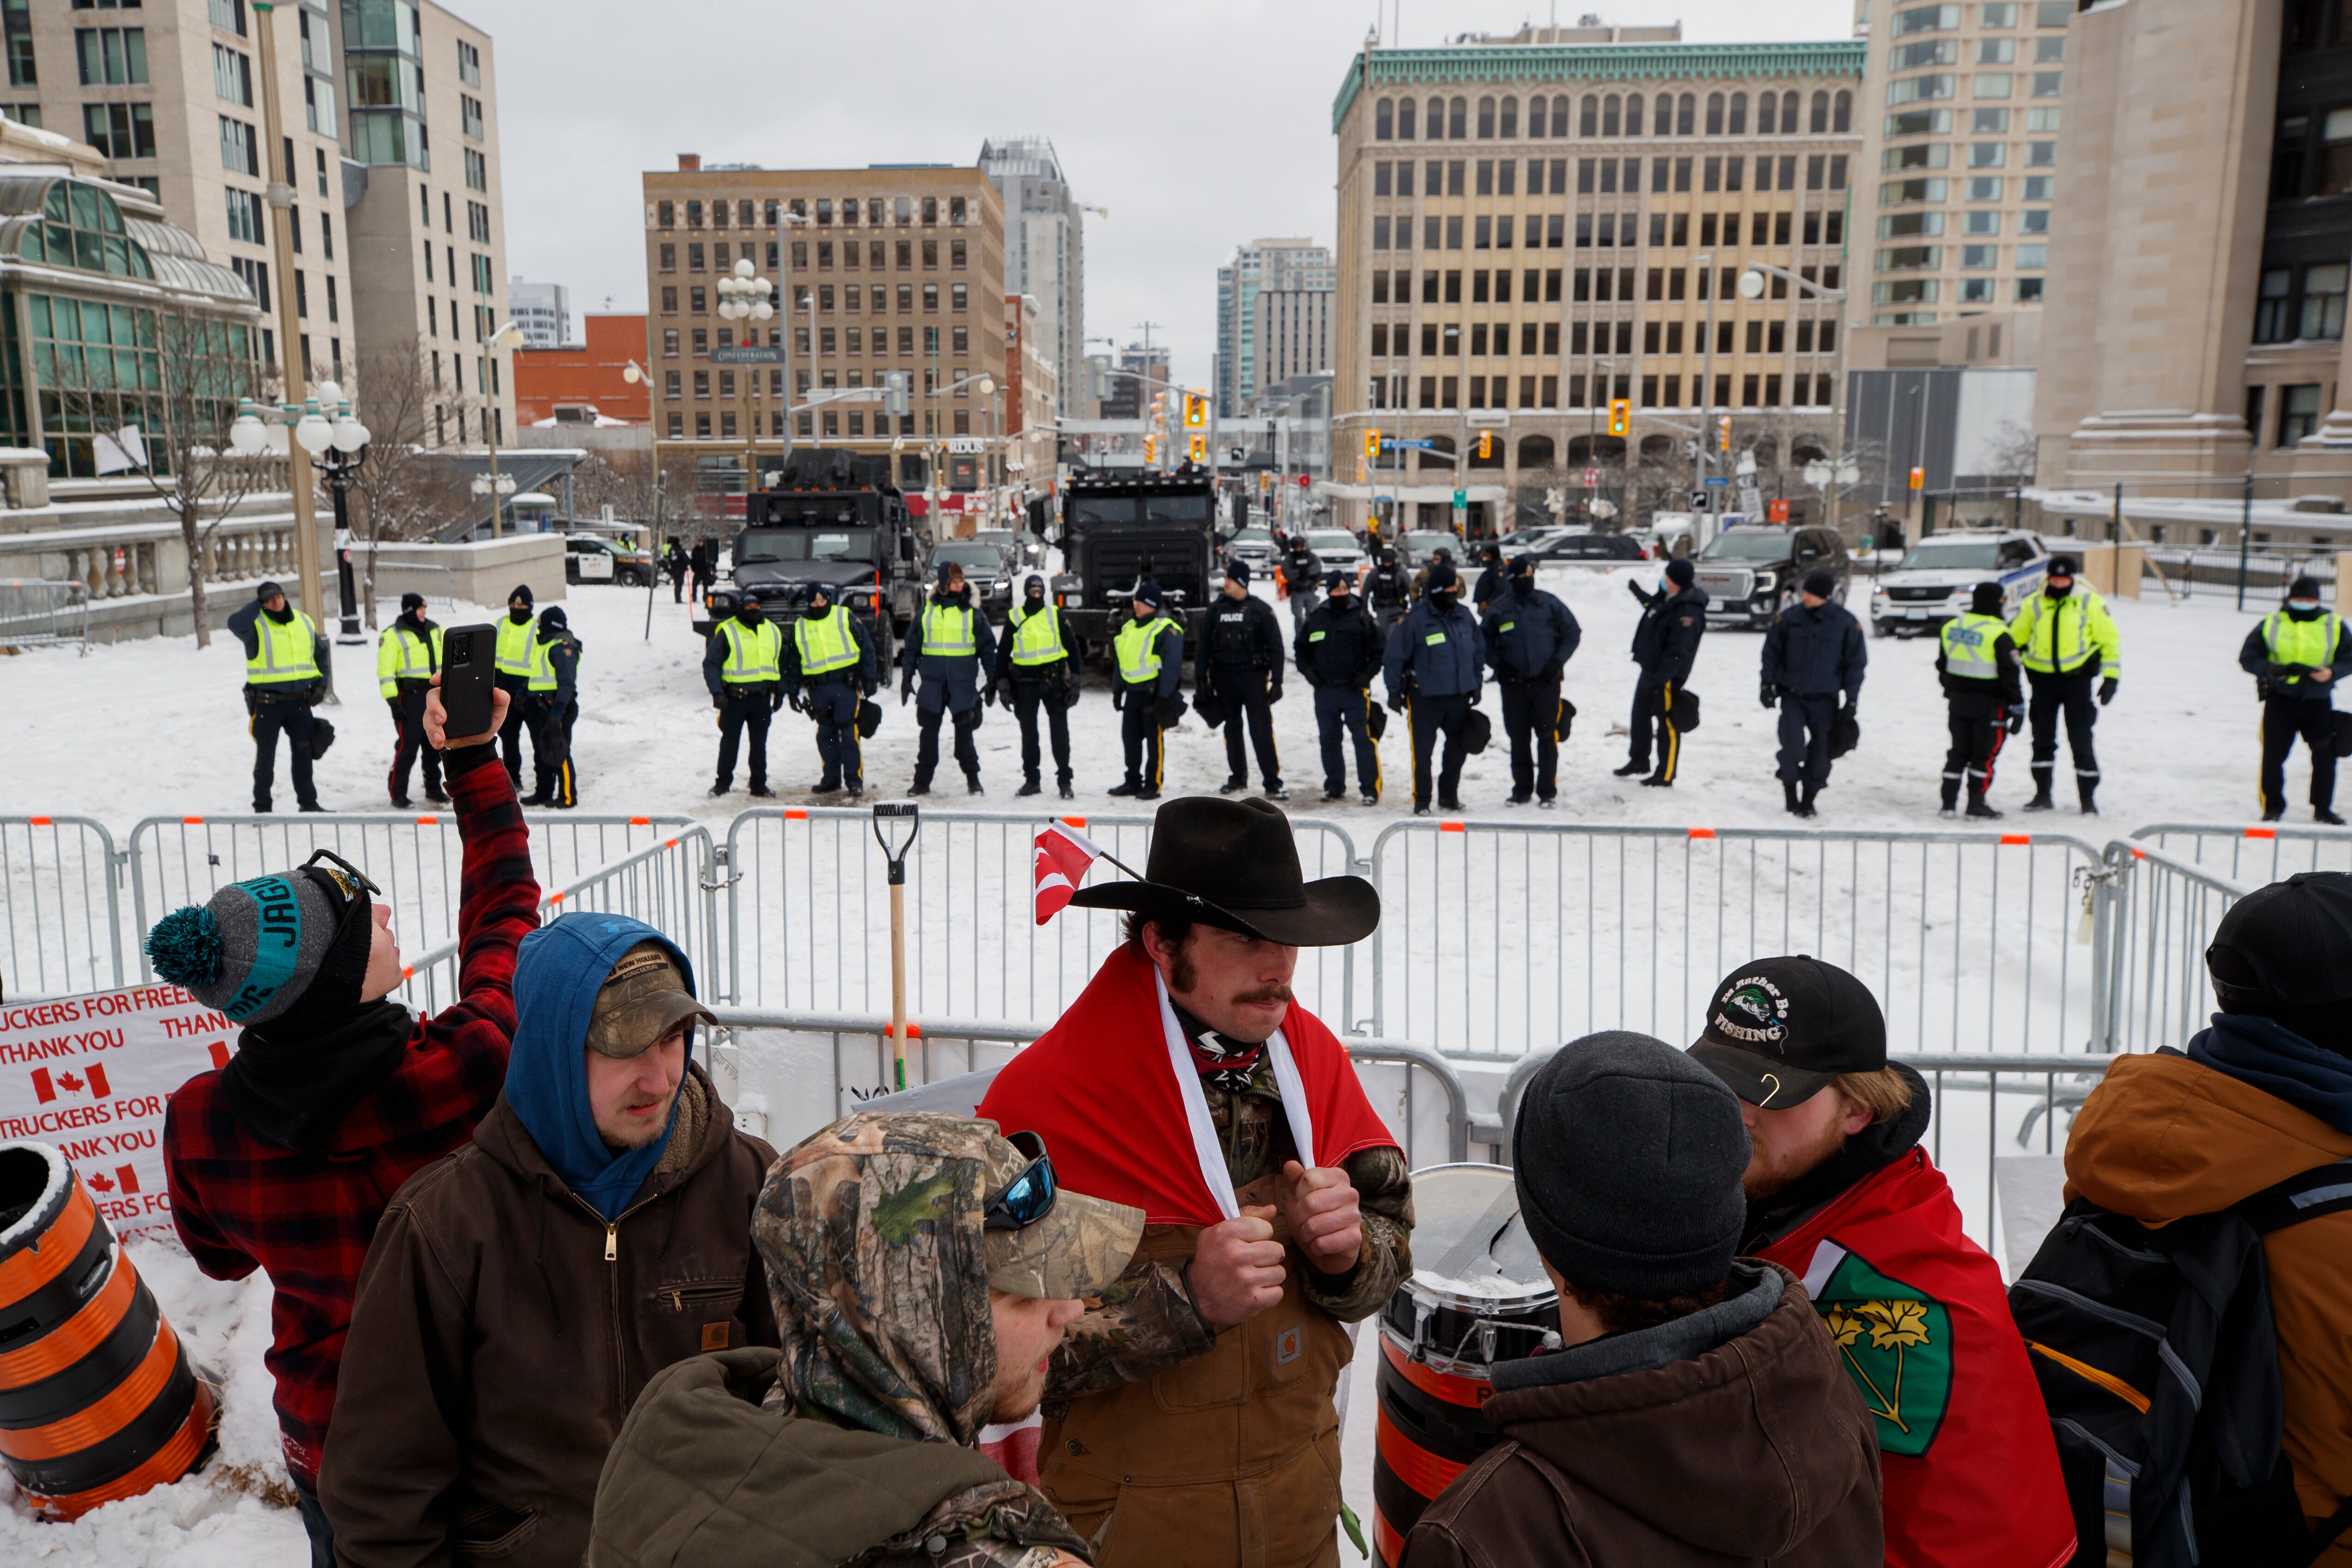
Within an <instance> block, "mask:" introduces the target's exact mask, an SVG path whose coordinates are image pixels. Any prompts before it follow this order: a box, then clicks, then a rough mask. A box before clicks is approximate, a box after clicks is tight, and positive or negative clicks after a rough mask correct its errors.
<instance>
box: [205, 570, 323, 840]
mask: <svg viewBox="0 0 2352 1568" xmlns="http://www.w3.org/2000/svg"><path fill="white" fill-rule="evenodd" d="M228 629H229V631H230V632H231V633H233V634H234V635H235V636H236V640H237V641H238V642H239V643H242V644H244V646H245V711H246V712H247V713H248V714H250V715H251V716H252V722H251V724H250V725H249V726H248V728H250V730H251V731H252V734H253V809H254V810H257V811H267V810H269V787H270V783H271V781H272V780H273V779H275V778H276V776H277V773H278V737H279V736H280V735H283V736H285V737H286V746H287V750H288V752H289V757H288V759H287V766H288V769H289V771H290V772H291V773H292V774H293V775H294V801H295V804H296V805H298V806H299V807H300V808H301V809H302V810H305V811H323V810H326V808H325V807H324V806H321V805H320V804H319V791H318V790H317V789H315V788H313V787H312V785H311V783H310V762H311V751H310V743H311V725H312V722H313V721H312V719H311V717H310V705H311V704H313V703H315V702H317V701H318V700H319V699H320V698H321V697H323V696H325V695H327V681H326V677H325V676H324V675H323V674H320V666H321V664H322V663H323V661H324V660H325V658H326V646H327V640H326V639H325V638H323V637H321V636H320V635H319V629H318V627H316V626H314V625H312V624H311V623H310V617H309V616H308V615H305V614H303V613H302V612H300V611H299V610H297V609H295V608H294V607H293V606H291V605H289V604H288V603H287V602H286V591H285V590H284V589H283V588H281V587H279V586H278V584H277V583H274V582H265V583H263V584H262V585H261V586H260V587H259V588H257V589H255V590H254V591H253V602H252V603H250V604H248V605H247V606H246V607H245V608H244V609H242V610H239V611H238V612H236V613H235V614H233V615H231V616H230V617H229V618H228Z"/></svg>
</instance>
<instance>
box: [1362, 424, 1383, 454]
mask: <svg viewBox="0 0 2352 1568" xmlns="http://www.w3.org/2000/svg"><path fill="white" fill-rule="evenodd" d="M1364 455H1365V456H1367V457H1378V456H1379V455H1381V433H1380V432H1379V431H1377V430H1368V431H1366V432H1364Z"/></svg>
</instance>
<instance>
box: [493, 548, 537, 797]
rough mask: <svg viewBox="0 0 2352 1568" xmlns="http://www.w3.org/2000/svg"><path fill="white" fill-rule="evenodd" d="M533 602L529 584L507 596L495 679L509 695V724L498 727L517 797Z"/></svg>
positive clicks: (526, 712)
mask: <svg viewBox="0 0 2352 1568" xmlns="http://www.w3.org/2000/svg"><path fill="white" fill-rule="evenodd" d="M534 602H535V601H533V600H532V598H531V594H530V584H529V583H528V582H524V583H518V584H516V585H515V591H513V592H512V593H509V594H508V595H507V612H506V618H505V619H504V620H502V621H500V622H499V623H498V625H499V667H498V674H497V676H496V679H497V682H498V688H499V690H500V691H502V692H504V693H506V694H507V721H506V723H505V724H503V725H501V726H499V760H500V761H502V762H504V763H505V764H506V765H507V777H508V778H509V779H513V780H514V786H515V793H516V794H518V795H520V794H521V793H522V732H523V727H524V725H525V723H526V722H527V720H528V716H529V710H530V702H529V701H528V700H526V699H528V697H529V696H530V641H531V638H532V636H533V635H534V634H536V632H537V630H538V629H537V627H536V626H535V625H534V624H533V623H532V617H533V616H534V615H536V614H537V611H536V610H535V609H534V607H533V606H534Z"/></svg>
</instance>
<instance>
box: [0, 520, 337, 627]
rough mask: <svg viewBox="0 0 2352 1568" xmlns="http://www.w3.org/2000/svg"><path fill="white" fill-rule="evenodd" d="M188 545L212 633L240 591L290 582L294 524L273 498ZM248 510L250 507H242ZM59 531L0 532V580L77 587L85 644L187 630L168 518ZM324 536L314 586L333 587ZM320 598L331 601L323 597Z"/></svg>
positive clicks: (187, 604)
mask: <svg viewBox="0 0 2352 1568" xmlns="http://www.w3.org/2000/svg"><path fill="white" fill-rule="evenodd" d="M257 499H258V500H259V501H260V505H258V506H256V507H252V509H251V510H250V511H245V510H240V511H239V512H237V513H236V514H233V515H232V516H230V517H228V519H227V520H226V521H225V522H221V523H219V524H218V525H216V526H215V527H212V528H210V529H209V531H208V533H206V534H205V536H203V537H201V538H199V540H198V543H197V547H196V550H197V555H198V558H199V559H200V560H201V562H202V565H203V575H204V579H205V592H206V599H207V601H208V610H209V613H208V616H207V619H208V620H209V621H210V622H211V623H212V624H213V625H214V626H215V628H217V627H218V626H219V625H220V623H221V622H222V621H223V620H224V619H226V616H227V614H228V612H230V611H231V610H234V609H235V608H236V606H237V605H238V604H240V603H242V602H243V601H244V600H245V598H246V597H247V592H246V591H249V585H250V584H252V583H255V582H258V581H260V580H263V579H265V578H276V579H278V580H282V581H284V582H286V583H287V584H288V585H289V588H290V587H291V586H292V585H293V583H294V581H295V580H296V576H297V570H296V565H295V535H294V519H293V516H292V514H291V512H290V510H288V509H286V507H285V498H284V497H258V498H257ZM249 504H250V503H249ZM55 516H56V521H57V522H58V524H60V525H62V526H58V527H53V528H46V529H42V530H39V531H28V532H21V533H0V577H17V578H36V579H41V580H47V581H50V582H70V583H75V584H78V585H79V587H80V589H81V591H82V595H83V596H84V598H85V599H86V601H87V602H88V603H89V605H90V607H91V609H90V635H91V638H92V640H93V641H100V642H105V641H112V640H115V639H117V638H120V637H137V636H153V635H156V634H157V633H159V632H160V633H164V634H173V633H179V632H188V631H190V630H192V629H193V627H194V611H193V607H192V601H191V596H190V593H189V572H188V549H187V546H186V545H185V544H184V542H183V541H182V539H181V538H180V529H179V527H178V525H177V523H176V522H174V521H173V519H172V517H171V515H170V513H169V512H168V511H167V510H164V509H163V508H160V507H121V508H116V509H104V510H97V509H94V510H90V511H72V512H68V511H62V510H60V511H59V512H58V513H57V514H55ZM319 559H320V567H321V570H320V580H321V581H322V582H324V583H329V584H331V583H332V581H333V561H334V552H333V549H332V542H331V527H330V526H328V525H327V524H326V522H325V520H324V519H321V524H320V544H319ZM241 590H246V591H241ZM327 598H328V601H330V602H331V601H332V599H333V591H332V589H331V587H330V588H329V590H328V593H327Z"/></svg>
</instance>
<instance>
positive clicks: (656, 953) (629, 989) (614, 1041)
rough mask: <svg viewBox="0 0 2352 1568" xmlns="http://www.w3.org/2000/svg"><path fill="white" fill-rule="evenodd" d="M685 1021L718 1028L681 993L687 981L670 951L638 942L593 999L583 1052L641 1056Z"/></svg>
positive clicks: (689, 994)
mask: <svg viewBox="0 0 2352 1568" xmlns="http://www.w3.org/2000/svg"><path fill="white" fill-rule="evenodd" d="M688 1018H698V1019H701V1020H702V1021H703V1022H705V1023H707V1024H713V1025H715V1024H717V1023H718V1022H719V1020H718V1019H716V1018H714V1017H712V1016H711V1013H710V1011H709V1009H707V1008H705V1007H704V1006H703V1005H702V1004H701V1003H700V1002H698V1001H696V1000H695V999H694V993H693V992H691V991H689V990H688V989H687V988H686V977H685V976H684V975H682V974H680V973H679V972H678V967H677V963H676V962H675V961H674V960H673V959H672V958H671V957H670V956H669V950H668V949H667V948H666V947H664V946H662V945H661V944H660V943H658V942H640V943H638V944H637V945H636V946H634V947H632V948H630V949H629V950H628V951H627V952H625V953H624V954H622V955H621V961H620V962H619V963H617V964H615V965H614V966H613V972H612V973H611V974H609V975H607V976H605V977H604V988H602V989H600V990H599V991H598V992H597V993H596V1007H595V1010H594V1011H593V1012H591V1013H590V1014H589V1015H588V1049H589V1050H591V1051H596V1052H598V1053H599V1054H601V1055H604V1056H611V1057H617V1058H619V1059H621V1060H624V1061H625V1060H627V1059H628V1058H630V1057H633V1056H639V1055H643V1054H644V1053H645V1052H646V1051H648V1050H650V1049H651V1048H652V1047H653V1045H654V1043H655V1042H656V1041H657V1040H660V1039H661V1037H662V1036H664V1035H666V1034H667V1033H668V1032H669V1031H670V1030H671V1028H672V1027H673V1026H675V1025H676V1024H677V1021H678V1020H679V1019H688Z"/></svg>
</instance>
